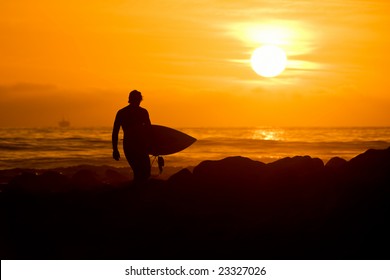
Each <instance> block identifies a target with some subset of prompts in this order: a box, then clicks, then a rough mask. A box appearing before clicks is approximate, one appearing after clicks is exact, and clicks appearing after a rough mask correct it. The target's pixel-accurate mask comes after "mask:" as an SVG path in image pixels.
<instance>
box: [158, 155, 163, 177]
mask: <svg viewBox="0 0 390 280" xmlns="http://www.w3.org/2000/svg"><path fill="white" fill-rule="evenodd" d="M157 163H158V170H160V174H161V173H162V172H163V167H164V165H165V162H164V158H163V157H162V156H159V157H158V160H157Z"/></svg>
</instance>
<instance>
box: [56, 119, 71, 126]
mask: <svg viewBox="0 0 390 280" xmlns="http://www.w3.org/2000/svg"><path fill="white" fill-rule="evenodd" d="M58 125H59V126H60V127H69V126H70V122H69V121H67V120H65V119H62V120H61V121H59V122H58Z"/></svg>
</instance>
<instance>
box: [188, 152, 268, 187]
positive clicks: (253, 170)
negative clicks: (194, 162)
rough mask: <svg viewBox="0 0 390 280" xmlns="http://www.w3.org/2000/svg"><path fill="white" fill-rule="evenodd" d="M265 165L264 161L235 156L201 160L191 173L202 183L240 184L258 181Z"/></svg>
mask: <svg viewBox="0 0 390 280" xmlns="http://www.w3.org/2000/svg"><path fill="white" fill-rule="evenodd" d="M265 166H266V164H265V163H262V162H259V161H254V160H251V159H249V158H245V157H239V156H237V157H228V158H225V159H222V160H215V161H214V160H207V161H203V162H201V163H200V164H199V165H198V166H196V167H195V168H194V172H193V174H194V177H195V178H196V180H197V181H199V182H200V183H203V184H211V185H219V186H220V185H225V186H226V185H235V186H240V185H242V184H245V183H246V184H248V183H249V184H253V183H256V182H259V179H260V177H261V175H262V173H263V172H264V170H265Z"/></svg>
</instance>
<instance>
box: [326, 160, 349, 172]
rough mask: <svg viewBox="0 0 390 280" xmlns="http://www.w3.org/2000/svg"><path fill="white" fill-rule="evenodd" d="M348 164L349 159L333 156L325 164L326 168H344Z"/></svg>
mask: <svg viewBox="0 0 390 280" xmlns="http://www.w3.org/2000/svg"><path fill="white" fill-rule="evenodd" d="M346 165H347V161H346V160H345V159H343V158H340V157H333V158H331V159H330V160H329V161H328V162H327V163H326V165H325V167H326V168H328V169H331V170H336V169H342V168H344V167H345V166H346Z"/></svg>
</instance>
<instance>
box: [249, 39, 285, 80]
mask: <svg viewBox="0 0 390 280" xmlns="http://www.w3.org/2000/svg"><path fill="white" fill-rule="evenodd" d="M286 64H287V56H286V53H285V52H284V50H282V49H281V48H279V47H277V46H273V45H266V46H262V47H260V48H257V49H256V50H255V51H254V52H253V54H252V58H251V65H252V68H253V70H254V71H255V72H256V73H257V74H259V75H260V76H263V77H267V78H270V77H275V76H278V75H279V74H280V73H282V72H283V70H284V69H285V68H286Z"/></svg>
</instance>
